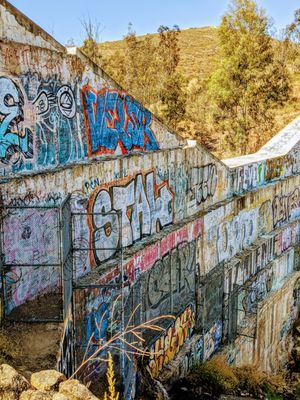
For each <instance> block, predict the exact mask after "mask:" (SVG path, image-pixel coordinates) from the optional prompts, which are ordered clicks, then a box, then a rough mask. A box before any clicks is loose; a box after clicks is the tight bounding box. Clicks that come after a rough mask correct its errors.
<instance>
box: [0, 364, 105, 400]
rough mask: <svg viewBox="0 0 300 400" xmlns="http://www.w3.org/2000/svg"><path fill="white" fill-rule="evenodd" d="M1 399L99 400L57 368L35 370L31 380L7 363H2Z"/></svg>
mask: <svg viewBox="0 0 300 400" xmlns="http://www.w3.org/2000/svg"><path fill="white" fill-rule="evenodd" d="M0 400H99V399H98V398H97V397H96V396H94V395H93V394H92V393H91V392H90V391H89V390H88V389H87V387H85V386H84V385H82V384H81V383H80V382H79V381H77V380H76V379H68V380H67V379H66V377H65V376H64V375H63V374H61V373H60V372H58V371H56V370H52V369H50V370H46V371H41V372H35V373H33V374H32V375H31V378H30V382H29V381H28V380H27V379H25V377H24V376H22V375H21V374H19V373H18V372H17V371H16V370H15V369H14V368H12V367H11V366H9V365H7V364H2V365H0Z"/></svg>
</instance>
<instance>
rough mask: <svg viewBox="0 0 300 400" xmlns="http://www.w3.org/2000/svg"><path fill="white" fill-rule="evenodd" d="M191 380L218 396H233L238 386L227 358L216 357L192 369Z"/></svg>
mask: <svg viewBox="0 0 300 400" xmlns="http://www.w3.org/2000/svg"><path fill="white" fill-rule="evenodd" d="M190 378H191V379H192V380H194V379H195V380H197V381H198V382H199V384H200V385H203V386H205V387H207V388H208V389H210V391H211V392H212V393H214V394H216V395H220V394H233V393H234V392H235V390H236V388H237V386H238V379H237V377H236V376H235V374H234V372H233V370H232V368H231V367H230V366H229V365H228V364H227V363H226V361H225V358H224V357H222V356H216V357H214V358H212V359H211V360H209V361H206V362H205V363H203V364H197V365H195V366H194V367H193V368H192V371H191V374H190Z"/></svg>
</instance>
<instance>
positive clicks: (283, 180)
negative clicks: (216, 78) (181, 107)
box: [0, 0, 300, 398]
mask: <svg viewBox="0 0 300 400" xmlns="http://www.w3.org/2000/svg"><path fill="white" fill-rule="evenodd" d="M0 22H1V23H2V25H1V24H0V26H2V27H3V26H4V27H6V28H7V29H6V28H5V30H3V29H2V30H1V28H0V175H1V186H0V190H1V202H2V214H3V221H2V226H1V233H2V235H1V237H2V252H3V255H4V263H5V265H6V266H7V268H6V269H5V271H4V272H3V274H4V276H3V279H4V281H5V286H4V287H1V293H2V297H4V298H5V300H6V301H5V303H4V304H5V310H4V311H5V313H6V314H10V313H11V312H12V311H13V310H15V309H17V307H19V306H20V305H22V304H25V303H26V302H28V301H29V300H31V299H34V298H36V297H39V296H41V295H42V294H45V293H48V292H50V293H52V292H53V290H54V289H55V288H56V289H57V287H58V288H60V289H61V290H63V291H64V296H65V297H64V299H65V308H66V310H65V313H64V315H65V329H64V334H63V337H62V340H61V346H60V351H59V357H58V358H59V360H58V366H59V368H60V370H61V371H63V372H64V373H66V374H67V375H70V374H71V372H72V370H73V369H74V363H78V362H80V356H82V355H83V354H84V352H85V350H86V346H87V345H88V343H89V342H90V338H91V337H92V344H93V345H94V346H96V345H97V343H98V342H99V341H105V340H107V339H108V338H109V337H110V335H111V334H113V333H115V332H117V331H118V329H120V327H122V324H123V323H124V321H125V322H126V321H128V320H129V319H130V312H131V311H132V310H134V309H135V307H136V306H137V305H139V304H140V305H141V307H140V312H139V313H138V315H137V316H136V317H135V323H138V322H140V321H145V320H147V319H150V318H155V317H158V316H160V315H165V314H173V315H174V316H175V320H174V321H169V322H168V321H165V325H164V327H165V328H166V331H165V332H164V333H163V334H162V333H159V334H153V333H152V334H147V335H145V340H146V344H147V346H148V348H149V351H150V353H151V356H150V360H149V366H150V370H151V371H152V374H153V376H155V377H161V379H163V376H168V379H171V378H170V373H166V372H165V367H166V366H168V368H169V371H173V372H174V376H182V375H183V374H184V373H185V372H186V371H187V370H188V369H189V367H190V366H191V364H192V363H193V362H195V361H197V360H200V361H201V360H205V359H207V358H209V357H211V356H212V354H214V353H215V352H216V351H217V350H218V349H219V348H220V347H221V346H222V345H224V346H226V345H228V344H229V343H231V346H229V347H228V357H229V359H230V361H231V362H236V363H245V362H246V363H256V365H258V366H260V367H261V368H264V369H266V370H269V371H271V370H272V371H274V370H276V369H277V368H279V366H280V364H282V363H284V362H285V360H284V357H283V352H282V351H280V349H281V348H285V349H286V347H284V346H285V343H286V342H285V340H286V337H287V332H288V329H289V327H290V326H291V324H292V322H293V320H294V319H295V318H296V315H297V312H298V304H299V290H298V281H297V279H298V272H297V270H298V269H299V265H298V264H299V239H300V191H299V185H300V174H299V172H300V161H299V160H300V157H299V155H300V154H299V153H300V152H299V145H300V129H299V123H300V122H299V121H300V120H299V119H297V120H295V121H294V122H293V123H292V124H290V125H289V126H288V127H287V128H286V129H284V130H283V131H282V132H280V133H279V134H278V135H277V136H276V137H274V138H273V139H272V140H271V141H270V142H269V143H268V144H266V145H265V146H264V147H263V148H262V149H261V150H260V151H259V152H258V153H256V154H254V155H249V156H244V157H239V158H236V159H231V160H225V161H221V160H218V159H216V158H215V157H214V156H212V155H211V154H210V153H209V152H207V151H206V150H205V149H204V148H203V147H201V146H200V145H199V144H198V143H197V142H196V141H187V140H184V139H183V138H181V137H179V136H177V135H176V134H174V133H172V132H170V131H169V130H168V129H167V128H166V127H165V126H163V125H162V124H161V123H160V122H159V121H158V120H157V119H156V118H155V116H153V115H152V114H151V113H150V112H149V111H148V110H146V109H145V108H144V107H142V105H140V104H139V103H138V102H137V101H136V100H135V99H133V98H132V97H131V96H130V95H129V94H127V93H126V92H125V91H124V90H123V89H122V88H120V87H119V86H118V85H117V84H116V83H115V82H114V81H113V80H111V79H110V78H109V77H108V76H107V75H106V74H105V73H104V72H103V71H102V70H100V69H99V67H97V66H95V65H94V64H93V63H92V62H91V61H90V60H88V59H87V58H86V57H85V56H84V55H82V54H81V53H80V51H79V50H77V49H74V48H72V49H69V50H68V51H66V50H65V48H64V47H63V46H61V45H59V44H57V42H56V41H55V40H54V39H53V38H51V37H50V36H49V35H48V34H46V33H45V32H43V31H42V30H40V28H38V27H37V26H36V25H35V24H33V23H32V22H31V21H29V20H28V19H27V18H26V17H25V16H23V15H21V14H20V13H19V12H18V11H16V10H15V9H14V8H13V7H12V6H10V5H9V4H8V3H7V2H6V1H4V0H1V1H0ZM8 25H9V27H8ZM8 28H9V29H8ZM68 196H70V198H69V197H68ZM66 199H67V200H66ZM65 202H66V203H65ZM67 206H70V210H69V208H68V207H67ZM26 207H27V208H26ZM28 207H29V208H28ZM42 207H50V208H42ZM70 212H71V213H72V216H70ZM67 217H68V218H70V219H68V218H67ZM70 222H72V223H70ZM71 240H72V247H73V249H72V251H73V253H72V255H73V258H72V261H73V278H74V285H75V286H76V289H75V290H74V291H73V294H72V291H70V290H69V292H68V285H67V284H66V282H69V280H70V276H69V278H66V276H67V275H66V274H67V272H68V271H70V269H69V270H66V269H65V263H66V260H67V256H68V255H69V250H70V241H71ZM66 248H67V250H66ZM121 249H122V257H121V256H120V254H121ZM22 264H26V265H27V267H26V269H25V268H24V267H22ZM40 264H42V265H44V267H40ZM62 271H63V272H62ZM122 271H123V275H122ZM68 279H69V280H68ZM62 281H63V282H64V283H63V285H62ZM121 281H123V287H122V295H123V297H122V301H120V294H121V288H120V282H121ZM69 289H70V288H69ZM71 300H72V302H73V303H72V304H73V308H72V307H70V304H68V301H71ZM66 303H67V304H66ZM75 325H76V334H74V326H75ZM243 335H247V337H246V336H243ZM79 343H80V346H81V347H78V346H77V347H76V346H75V347H74V344H79ZM75 350H76V351H75ZM75 353H76V354H75ZM87 353H88V354H90V351H88V352H87ZM75 358H76V359H75ZM121 358H122V357H121ZM121 366H122V368H121V370H122V373H123V383H124V385H125V386H124V392H125V395H124V396H125V397H126V398H131V397H133V394H134V390H135V389H134V388H135V378H136V367H135V364H134V363H133V362H131V361H128V360H127V359H126V360H123V364H122V363H121ZM172 366H174V369H173V370H172V368H173V367H172ZM175 369H177V372H176V371H175ZM102 370H103V366H102V365H101V364H100V365H97V364H94V365H92V366H90V367H89V368H88V369H87V371H86V375H87V376H88V377H87V379H90V378H91V377H92V376H93V375H95V374H97V373H101V372H102Z"/></svg>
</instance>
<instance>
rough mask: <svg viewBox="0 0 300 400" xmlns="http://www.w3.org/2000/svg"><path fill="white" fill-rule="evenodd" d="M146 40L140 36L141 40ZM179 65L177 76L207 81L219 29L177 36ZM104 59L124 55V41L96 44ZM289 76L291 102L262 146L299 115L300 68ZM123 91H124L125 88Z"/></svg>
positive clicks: (215, 57) (279, 112) (215, 59)
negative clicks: (179, 73)
mask: <svg viewBox="0 0 300 400" xmlns="http://www.w3.org/2000/svg"><path fill="white" fill-rule="evenodd" d="M150 36H152V37H153V38H154V41H158V34H157V33H156V34H151V35H150ZM144 38H145V36H139V37H138V39H140V40H143V39H144ZM179 46H180V63H179V66H178V70H179V72H181V73H182V75H183V76H184V77H185V78H186V79H187V81H190V80H191V79H193V78H198V79H199V78H200V79H199V80H200V81H201V79H202V78H205V77H207V76H208V75H209V74H210V73H211V72H212V71H213V69H214V67H215V66H216V64H217V62H218V60H219V59H220V55H219V53H218V29H217V27H202V28H190V29H185V30H182V31H181V34H180V35H179ZM99 48H100V50H101V53H102V55H103V56H104V58H106V59H108V58H109V57H110V56H112V55H113V54H114V53H115V52H117V51H118V52H120V53H121V54H122V52H124V48H125V42H124V41H123V40H119V41H114V42H104V43H101V44H99ZM289 70H290V71H289V72H290V76H291V88H292V90H291V92H292V93H291V99H290V101H289V102H288V103H286V104H285V105H284V106H283V107H281V108H279V109H278V110H276V119H275V125H274V128H273V129H272V132H268V133H266V134H264V137H265V138H264V139H265V140H264V139H263V142H266V141H267V140H268V139H269V138H270V136H272V135H274V134H276V133H277V132H278V131H279V130H281V129H282V128H283V127H284V126H286V125H287V124H288V123H289V122H291V121H292V120H293V119H294V118H296V117H297V116H298V115H299V114H300V90H299V89H300V68H299V66H295V65H290V66H289ZM125 89H126V88H125ZM211 150H212V151H213V152H214V153H215V154H216V155H218V156H221V157H222V156H224V154H223V151H222V149H221V148H218V145H217V148H215V149H211Z"/></svg>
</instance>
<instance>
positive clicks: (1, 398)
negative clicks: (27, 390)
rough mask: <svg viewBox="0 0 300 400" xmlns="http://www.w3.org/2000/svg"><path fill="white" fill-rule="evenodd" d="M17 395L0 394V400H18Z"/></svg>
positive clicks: (13, 393)
mask: <svg viewBox="0 0 300 400" xmlns="http://www.w3.org/2000/svg"><path fill="white" fill-rule="evenodd" d="M18 398H19V395H18V394H16V393H15V392H0V400H18Z"/></svg>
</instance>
